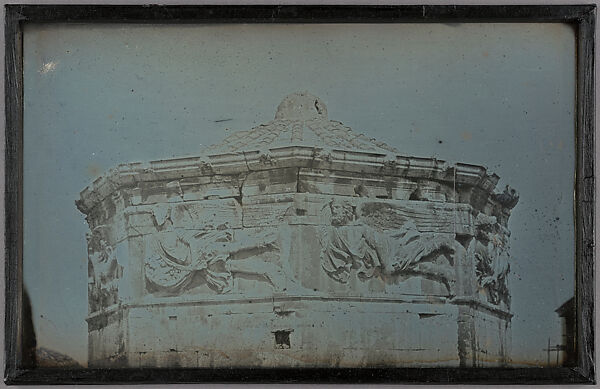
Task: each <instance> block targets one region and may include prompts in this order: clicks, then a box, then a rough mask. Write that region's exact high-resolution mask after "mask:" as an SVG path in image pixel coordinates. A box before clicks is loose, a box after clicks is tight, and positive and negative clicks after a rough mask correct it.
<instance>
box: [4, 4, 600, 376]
mask: <svg viewBox="0 0 600 389" xmlns="http://www.w3.org/2000/svg"><path fill="white" fill-rule="evenodd" d="M5 11H6V18H5V39H6V46H5V50H6V54H5V66H6V67H5V101H6V122H5V125H6V127H5V131H6V156H5V161H6V168H5V174H6V176H5V211H6V219H5V222H6V224H5V228H6V232H5V244H6V246H5V272H6V293H5V312H6V314H5V315H6V316H5V372H4V380H5V382H6V383H7V384H9V385H10V384H58V383H69V384H79V383H87V384H91V383H189V382H265V383H267V382H280V383H294V382H307V383H308V382H320V383H364V382H389V383H398V382H423V383H424V382H431V383H494V384H499V383H502V384H526V383H536V384H543V383H547V384H556V383H588V384H593V383H595V382H596V376H595V355H594V249H595V243H594V242H595V235H594V233H595V231H594V230H595V222H594V220H595V219H594V217H595V177H594V161H595V154H594V152H595V147H594V146H595V143H594V131H595V122H594V120H595V95H594V93H595V84H594V44H595V22H596V6H595V5H594V4H590V5H554V6H543V5H539V6H538V5H534V6H530V5H526V6H522V5H505V6H501V5H497V6H496V5H495V6H480V5H473V6H471V5H459V6H452V5H423V6H418V5H400V6H295V5H286V6H267V5H253V6H248V5H234V6H214V5H210V6H193V5H192V6H190V5H173V6H171V5H170V6H159V5H149V6H146V5H126V6H115V5H72V6H69V5H6V6H5ZM40 22H44V23H57V22H61V23H70V22H77V23H98V22H102V23H235V22H242V23H322V22H328V23H349V22H354V23H406V22H430V23H436V22H438V23H440V22H443V23H450V22H451V23H459V22H527V23H532V22H555V23H570V24H572V25H573V26H574V28H575V29H576V35H577V46H576V47H577V83H576V85H577V93H576V99H577V104H576V105H577V107H576V108H577V116H576V118H577V119H576V136H575V138H576V174H575V176H576V181H575V205H576V207H575V216H576V218H575V223H576V227H575V230H576V250H575V252H576V285H577V291H576V303H577V334H578V336H577V342H578V347H577V349H578V365H577V366H576V367H574V368H566V367H561V368H466V369H465V368H462V369H460V368H425V369H423V368H361V369H339V368H337V369H336V368H318V369H315V368H294V369H281V368H277V369H267V368H265V369H84V370H64V369H33V370H28V369H22V368H20V367H19V361H20V360H21V355H20V345H19V339H20V329H19V324H18V323H19V318H20V317H21V315H22V293H23V291H22V288H21V283H20V280H21V279H22V268H21V264H22V253H23V251H22V250H23V239H22V238H23V236H22V227H23V225H22V215H23V170H22V167H23V79H22V78H23V73H22V72H23V63H22V61H23V53H22V34H23V24H24V23H40Z"/></svg>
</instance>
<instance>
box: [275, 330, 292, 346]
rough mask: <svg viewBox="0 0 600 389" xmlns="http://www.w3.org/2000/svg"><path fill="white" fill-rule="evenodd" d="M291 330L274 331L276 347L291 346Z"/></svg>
mask: <svg viewBox="0 0 600 389" xmlns="http://www.w3.org/2000/svg"><path fill="white" fill-rule="evenodd" d="M291 332H292V331H291V330H281V331H273V334H275V348H290V333H291Z"/></svg>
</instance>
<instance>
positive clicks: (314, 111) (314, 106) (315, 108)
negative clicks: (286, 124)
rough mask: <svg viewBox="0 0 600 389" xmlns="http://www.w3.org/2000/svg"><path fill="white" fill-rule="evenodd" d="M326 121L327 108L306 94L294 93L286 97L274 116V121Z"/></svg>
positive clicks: (315, 98)
mask: <svg viewBox="0 0 600 389" xmlns="http://www.w3.org/2000/svg"><path fill="white" fill-rule="evenodd" d="M278 119H291V120H311V119H327V107H326V106H325V103H324V102H323V100H321V99H319V98H318V97H316V96H314V95H311V94H310V93H308V92H296V93H292V94H291V95H288V96H286V97H285V98H284V99H283V100H282V101H281V103H280V104H279V106H278V107H277V113H276V114H275V120H278Z"/></svg>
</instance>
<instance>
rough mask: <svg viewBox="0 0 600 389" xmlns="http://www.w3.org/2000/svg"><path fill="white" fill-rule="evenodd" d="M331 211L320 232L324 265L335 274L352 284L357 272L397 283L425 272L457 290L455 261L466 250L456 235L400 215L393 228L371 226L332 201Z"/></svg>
mask: <svg viewBox="0 0 600 389" xmlns="http://www.w3.org/2000/svg"><path fill="white" fill-rule="evenodd" d="M329 211H330V212H331V225H330V226H324V227H322V231H321V236H322V242H321V245H322V251H321V265H322V268H323V270H324V271H325V272H326V273H327V274H328V275H329V276H330V277H331V278H332V279H334V280H335V281H337V282H340V283H347V282H348V280H349V279H350V277H353V276H356V277H357V278H358V279H360V280H362V281H366V280H368V279H371V278H379V279H381V280H382V281H384V282H386V283H394V282H398V281H401V280H402V279H406V278H407V277H412V276H421V277H425V278H428V279H432V280H435V281H438V282H440V283H442V284H443V285H445V287H446V289H447V291H448V294H449V295H454V284H455V282H456V275H455V271H454V262H455V260H456V259H457V257H459V256H464V255H465V253H466V251H465V249H464V247H463V246H462V245H460V243H458V242H457V241H456V240H455V239H454V238H453V237H451V236H447V235H440V234H434V233H423V232H420V231H419V230H418V229H417V227H416V225H415V223H414V222H413V221H411V220H409V219H407V218H403V217H402V216H400V215H398V216H397V217H396V218H395V220H394V223H393V225H392V226H389V228H381V227H380V226H376V225H371V224H369V223H368V218H364V220H363V218H360V217H357V215H356V208H355V207H354V206H352V205H350V204H342V203H337V202H335V201H332V202H331V203H330V204H329Z"/></svg>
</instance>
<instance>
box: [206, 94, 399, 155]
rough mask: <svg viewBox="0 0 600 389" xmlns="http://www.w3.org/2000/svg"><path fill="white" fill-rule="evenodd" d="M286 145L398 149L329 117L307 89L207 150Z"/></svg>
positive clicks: (378, 151) (353, 148)
mask: <svg viewBox="0 0 600 389" xmlns="http://www.w3.org/2000/svg"><path fill="white" fill-rule="evenodd" d="M285 146H307V147H326V148H332V149H337V150H348V151H355V152H356V151H359V152H361V151H362V152H369V153H380V154H388V153H397V150H396V149H394V148H393V147H391V146H388V145H387V144H385V143H383V142H378V141H377V140H375V139H373V138H369V137H367V136H365V135H364V134H360V133H357V132H354V131H353V130H352V129H351V128H350V127H348V126H345V125H344V124H342V123H341V122H338V121H334V120H329V118H328V117H327V107H326V106H325V103H324V102H323V101H322V100H321V99H319V98H318V97H316V96H313V95H311V94H310V93H308V92H297V93H293V94H291V95H288V96H286V97H285V98H284V99H283V100H282V101H281V103H280V104H279V106H278V108H277V113H276V114H275V119H274V120H272V121H270V122H268V123H266V124H261V125H260V126H258V127H254V128H252V129H250V130H248V131H239V132H236V133H234V134H232V135H230V136H228V137H227V138H225V140H223V142H221V143H219V144H216V145H213V146H210V147H209V149H208V150H207V151H208V152H209V153H210V154H219V153H227V152H241V151H251V150H264V149H270V148H277V147H285Z"/></svg>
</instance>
